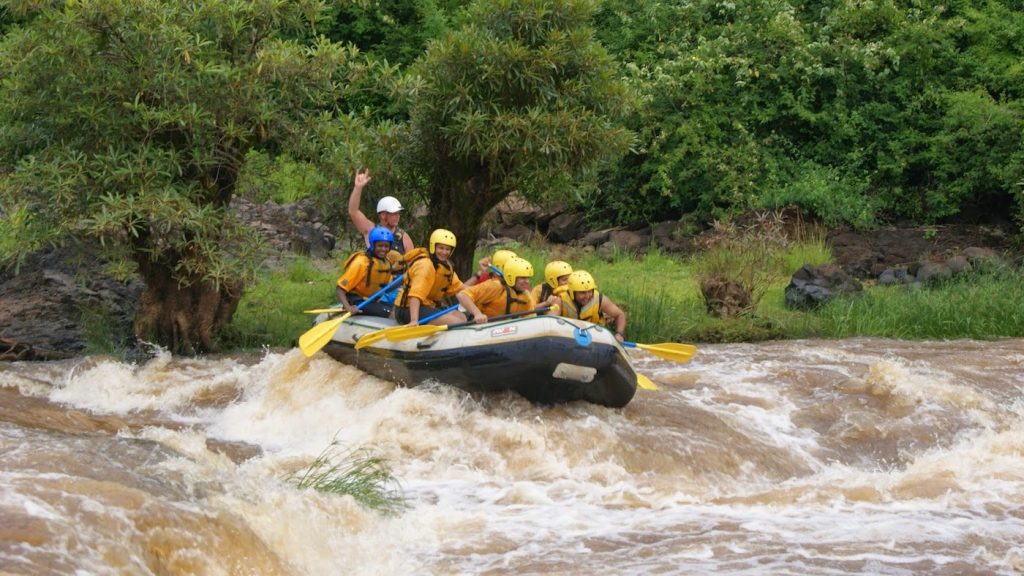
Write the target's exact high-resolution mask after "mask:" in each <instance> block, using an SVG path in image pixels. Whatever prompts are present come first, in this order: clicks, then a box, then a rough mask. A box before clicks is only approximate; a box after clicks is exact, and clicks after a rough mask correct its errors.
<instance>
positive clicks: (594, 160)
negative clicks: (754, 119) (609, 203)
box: [405, 0, 633, 274]
mask: <svg viewBox="0 0 1024 576" xmlns="http://www.w3.org/2000/svg"><path fill="white" fill-rule="evenodd" d="M593 13H594V3H593V2H590V1H586V0H480V1H478V2H475V3H473V4H471V5H470V6H469V7H468V9H467V14H466V17H465V21H464V24H463V25H462V27H461V28H460V29H459V30H457V31H453V32H451V33H449V34H447V35H446V36H444V37H442V38H440V39H439V40H437V41H434V42H432V43H431V44H430V45H429V47H428V49H427V52H426V54H424V55H423V57H422V58H420V59H419V60H418V61H417V62H416V63H414V64H413V66H412V67H411V76H410V77H409V81H408V83H407V85H406V87H407V89H408V97H409V102H410V104H409V106H410V123H409V128H410V131H409V138H408V142H409V146H408V148H407V149H406V150H405V157H406V158H408V159H411V160H412V161H413V165H414V168H413V171H412V172H411V173H415V174H419V175H420V177H421V178H422V179H423V181H424V182H426V184H425V186H424V188H425V190H426V196H427V205H428V207H429V210H430V222H431V224H432V227H445V228H448V229H450V230H452V231H453V232H454V233H455V234H456V236H457V237H458V240H459V246H458V250H456V251H455V265H456V268H457V270H458V271H459V272H460V273H462V274H465V273H467V272H468V271H469V270H471V269H472V258H473V251H474V248H475V246H476V236H477V233H478V230H479V228H480V224H481V222H482V220H483V217H484V215H485V214H486V213H487V211H488V210H490V209H491V208H492V207H494V206H495V205H496V204H497V203H498V202H500V201H501V200H502V199H503V198H505V197H506V196H507V195H508V194H509V193H511V192H512V191H519V192H520V193H522V194H523V195H524V196H526V197H528V198H540V197H543V196H550V195H553V194H566V193H567V192H568V191H569V190H571V189H572V187H573V186H574V185H577V184H578V183H579V182H581V181H584V180H585V179H586V177H587V176H588V175H592V173H593V169H594V167H595V166H597V165H599V164H600V163H601V162H602V161H607V160H612V159H615V158H618V157H619V156H621V154H623V153H624V152H625V151H626V150H627V149H628V147H629V145H630V143H631V142H632V138H633V135H632V133H631V132H629V131H628V130H626V129H625V128H623V127H621V126H620V125H618V124H617V122H618V119H619V118H620V117H621V116H622V115H623V114H624V113H625V112H626V111H627V109H628V106H629V105H630V102H631V97H630V93H629V92H628V90H627V88H626V86H625V85H624V84H623V83H622V82H621V81H620V80H619V78H618V74H617V68H616V65H615V63H614V61H613V60H612V58H611V57H610V56H609V55H608V53H607V52H606V51H605V49H604V48H603V47H602V46H601V45H600V44H599V43H598V42H597V41H596V40H595V39H594V35H593V29H592V27H591V25H590V21H591V19H592V16H593Z"/></svg>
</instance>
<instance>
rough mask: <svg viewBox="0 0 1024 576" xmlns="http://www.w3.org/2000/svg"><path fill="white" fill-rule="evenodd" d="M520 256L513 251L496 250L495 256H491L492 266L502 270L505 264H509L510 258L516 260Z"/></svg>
mask: <svg viewBox="0 0 1024 576" xmlns="http://www.w3.org/2000/svg"><path fill="white" fill-rule="evenodd" d="M516 256H518V254H516V253H515V252H513V251H511V250H495V251H494V255H493V256H491V266H494V267H495V268H497V269H498V270H501V269H502V267H503V266H505V262H508V259H509V258H515V257H516Z"/></svg>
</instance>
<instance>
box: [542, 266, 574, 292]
mask: <svg viewBox="0 0 1024 576" xmlns="http://www.w3.org/2000/svg"><path fill="white" fill-rule="evenodd" d="M566 274H572V266H569V263H568V262H562V261H561V260H555V261H553V262H548V265H547V266H545V267H544V280H546V281H547V283H548V286H551V287H552V288H558V277H559V276H565V275H566Z"/></svg>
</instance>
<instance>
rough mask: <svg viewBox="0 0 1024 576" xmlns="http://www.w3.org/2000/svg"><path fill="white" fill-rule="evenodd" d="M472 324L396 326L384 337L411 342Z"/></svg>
mask: <svg viewBox="0 0 1024 576" xmlns="http://www.w3.org/2000/svg"><path fill="white" fill-rule="evenodd" d="M548 308H551V306H541V307H540V308H534V309H533V310H524V311H522V312H513V313H511V314H502V315H501V316H492V317H490V318H488V319H487V321H488V322H493V321H495V320H508V319H509V318H518V317H519V316H526V315H527V314H540V313H541V312H544V311H546V310H547V309H548ZM473 324H476V322H475V321H473V320H469V321H467V322H459V323H457V324H442V325H440V326H435V325H433V324H431V325H423V326H398V327H396V328H395V329H394V330H392V331H391V332H389V333H388V334H387V335H386V336H385V337H386V338H387V339H388V340H390V341H392V342H398V341H401V340H412V339H413V338H425V337H427V336H430V335H431V334H436V333H438V332H443V331H445V330H447V329H449V328H459V327H461V326H472V325H473ZM378 340H379V338H378ZM362 343H363V339H362V338H360V339H359V342H356V347H357V348H358V347H359V345H360V344H362Z"/></svg>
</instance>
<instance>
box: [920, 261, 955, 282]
mask: <svg viewBox="0 0 1024 576" xmlns="http://www.w3.org/2000/svg"><path fill="white" fill-rule="evenodd" d="M914 276H915V278H916V279H917V281H918V282H920V283H922V284H937V283H939V282H944V281H946V280H949V279H950V278H952V277H953V271H952V270H950V269H949V266H946V265H945V264H943V263H942V262H923V263H921V267H920V268H918V269H917V273H916V274H915V275H914Z"/></svg>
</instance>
